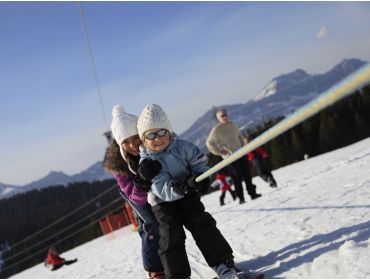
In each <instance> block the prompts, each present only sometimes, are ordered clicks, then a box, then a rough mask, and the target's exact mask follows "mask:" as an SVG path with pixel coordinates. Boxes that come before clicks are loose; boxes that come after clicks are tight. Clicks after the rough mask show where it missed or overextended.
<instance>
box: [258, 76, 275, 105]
mask: <svg viewBox="0 0 370 280" xmlns="http://www.w3.org/2000/svg"><path fill="white" fill-rule="evenodd" d="M276 84H277V81H276V80H273V81H271V82H270V83H269V84H268V85H267V86H266V87H265V88H264V89H263V90H262V91H261V92H260V93H259V94H258V95H257V96H256V97H255V98H254V101H259V100H261V99H263V98H265V97H269V96H271V95H274V94H275V93H276Z"/></svg>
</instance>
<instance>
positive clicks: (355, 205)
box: [13, 138, 370, 278]
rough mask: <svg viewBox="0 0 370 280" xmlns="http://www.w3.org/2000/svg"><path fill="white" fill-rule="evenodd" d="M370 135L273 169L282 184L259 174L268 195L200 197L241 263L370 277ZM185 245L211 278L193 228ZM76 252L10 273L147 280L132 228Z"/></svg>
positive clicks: (195, 271) (283, 273) (279, 274)
mask: <svg viewBox="0 0 370 280" xmlns="http://www.w3.org/2000/svg"><path fill="white" fill-rule="evenodd" d="M369 170H370V138H368V139H365V140H363V141H361V142H358V143H355V144H353V145H351V146H348V147H345V148H342V149H339V150H336V151H333V152H330V153H327V154H323V155H321V156H318V157H315V158H311V159H308V160H306V161H302V162H299V163H296V164H293V165H290V166H286V167H284V168H281V169H278V170H275V171H274V172H273V174H274V175H275V177H276V179H277V182H278V184H279V187H278V189H270V188H269V187H268V186H267V184H266V183H264V182H263V181H262V180H261V179H259V178H254V179H253V181H254V183H255V184H256V185H257V188H258V191H259V192H261V193H262V194H263V196H262V197H261V198H259V199H257V200H255V201H250V200H248V201H247V203H246V204H243V205H239V204H237V202H234V201H231V199H230V197H229V196H228V195H227V196H226V198H227V199H229V200H228V204H227V205H225V206H223V207H220V206H219V204H218V197H219V193H218V192H216V193H212V194H210V195H207V196H205V197H203V198H202V200H203V202H204V204H205V205H206V209H207V210H208V211H209V212H210V213H212V215H213V216H214V217H215V219H216V220H217V223H218V227H219V229H220V230H221V232H222V233H223V234H224V235H225V237H226V239H227V240H228V241H229V242H230V244H231V246H232V248H233V249H234V255H235V258H236V261H237V263H238V265H239V266H241V267H243V268H245V269H251V270H252V271H260V272H263V273H265V274H266V276H267V277H268V278H370V266H369V259H370V202H369V197H370V172H369ZM187 237H188V238H187V241H186V246H187V250H188V255H189V259H190V263H191V267H192V277H193V278H212V277H214V276H215V274H214V272H213V271H212V270H211V269H210V268H209V267H208V266H207V264H206V262H205V260H204V258H203V257H202V255H201V253H200V251H199V250H198V249H197V247H196V245H195V243H194V240H193V239H192V237H191V234H189V233H187ZM62 256H64V257H65V258H67V259H69V258H74V257H78V259H79V261H78V262H77V263H76V264H73V265H71V266H67V267H63V268H61V269H60V270H58V271H55V272H51V271H49V270H47V269H46V268H45V267H44V266H43V265H42V264H40V265H37V266H35V267H33V268H30V269H28V270H26V271H24V272H22V273H20V274H18V275H15V276H13V278H147V275H146V273H145V272H144V271H143V269H142V265H141V257H140V239H139V236H138V234H137V233H135V232H133V231H132V230H131V228H130V227H126V228H124V229H122V230H120V231H116V232H115V233H113V234H111V235H110V236H104V237H101V238H98V239H96V240H94V241H91V242H89V243H86V244H84V245H83V246H80V247H78V248H75V249H73V250H70V251H68V252H65V253H64V254H62Z"/></svg>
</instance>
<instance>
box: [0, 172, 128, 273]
mask: <svg viewBox="0 0 370 280" xmlns="http://www.w3.org/2000/svg"><path fill="white" fill-rule="evenodd" d="M115 183H116V182H115V180H113V179H112V180H105V181H101V182H100V181H96V182H92V183H89V182H78V183H71V184H69V185H67V186H52V187H48V188H43V189H40V190H37V189H35V190H32V191H29V192H26V193H22V194H18V195H16V196H14V197H10V198H7V199H2V200H0V217H1V219H0V228H1V231H0V244H10V250H9V251H5V252H4V251H3V253H2V254H1V259H2V265H1V266H2V269H1V271H0V278H5V277H9V276H10V275H13V274H16V273H18V272H20V271H23V270H25V269H27V268H29V267H31V266H34V265H36V264H38V263H40V262H43V260H44V259H45V256H46V253H47V249H48V247H50V246H53V245H55V246H56V248H57V250H58V251H59V252H60V253H61V252H64V251H67V250H70V249H72V248H74V247H76V246H79V245H81V244H83V243H85V242H88V241H90V240H93V239H95V238H97V237H99V236H101V235H102V232H101V230H100V226H99V224H98V223H97V222H94V221H96V220H97V219H99V218H100V217H102V216H104V215H105V214H106V213H110V212H112V211H113V210H115V209H117V208H118V207H120V206H122V208H123V200H122V199H121V197H120V194H119V192H118V189H117V186H116V185H115ZM103 192H105V193H104V195H102V193H103ZM99 195H100V197H99V198H98V199H95V200H93V199H94V198H96V197H97V196H99ZM117 199H118V201H117V202H115V203H113V204H111V202H112V201H114V200H117ZM92 200H93V201H92ZM89 201H92V203H89ZM83 205H85V206H84V207H82V208H81V206H83ZM107 206H108V207H107ZM79 207H80V208H81V209H79V210H78V211H74V210H76V209H77V208H79ZM122 208H121V209H122ZM121 211H122V210H121ZM72 212H74V213H72ZM116 212H117V211H116ZM70 213H71V214H70ZM69 214H70V215H69ZM65 216H67V217H66V218H65V219H61V217H65ZM88 216H89V217H88ZM87 217H88V218H87ZM59 220H60V222H59ZM53 223H55V224H53ZM91 223H93V224H92V225H91V226H89V224H91ZM49 226H50V227H49ZM84 227H86V228H85V229H83V230H81V231H80V232H78V233H77V234H74V233H75V232H76V231H78V230H80V229H82V228H84ZM36 232H38V234H36V235H34V233H36ZM59 232H60V233H59ZM68 236H71V237H70V238H67V239H65V238H66V237H68ZM63 239H65V240H63ZM61 240H63V241H62V242H60V241H61ZM20 241H23V242H20ZM12 245H15V246H12ZM3 250H4V249H3ZM34 254H35V255H34ZM31 255H34V256H32V257H30V258H29V259H27V258H28V257H29V256H31ZM23 260H24V261H23ZM0 261H1V260H0ZM20 261H22V262H21V263H19V262H20Z"/></svg>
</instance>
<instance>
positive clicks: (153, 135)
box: [145, 133, 157, 140]
mask: <svg viewBox="0 0 370 280" xmlns="http://www.w3.org/2000/svg"><path fill="white" fill-rule="evenodd" d="M156 135H157V133H149V134H147V135H145V139H147V140H153V139H154V138H155V136H156Z"/></svg>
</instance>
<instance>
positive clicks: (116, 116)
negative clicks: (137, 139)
mask: <svg viewBox="0 0 370 280" xmlns="http://www.w3.org/2000/svg"><path fill="white" fill-rule="evenodd" d="M112 117H113V119H112V123H111V129H112V134H113V137H114V140H116V142H117V144H118V146H119V149H120V151H121V155H122V157H123V159H124V160H125V161H127V160H126V152H125V151H124V150H123V149H122V145H121V143H122V141H123V140H125V139H127V138H130V137H131V136H134V135H137V134H138V130H137V120H138V118H137V117H136V116H135V115H132V114H129V113H127V112H125V110H124V108H123V106H122V105H116V106H114V107H113V109H112Z"/></svg>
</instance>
